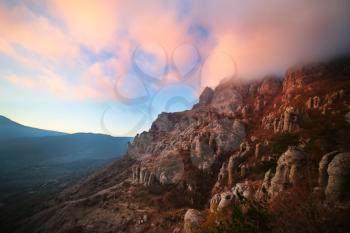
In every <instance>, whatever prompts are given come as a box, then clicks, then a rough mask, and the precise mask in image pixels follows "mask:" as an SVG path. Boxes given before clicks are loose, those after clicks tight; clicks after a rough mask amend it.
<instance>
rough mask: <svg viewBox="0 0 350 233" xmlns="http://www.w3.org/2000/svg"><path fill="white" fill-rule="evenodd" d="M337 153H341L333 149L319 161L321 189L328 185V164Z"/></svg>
mask: <svg viewBox="0 0 350 233" xmlns="http://www.w3.org/2000/svg"><path fill="white" fill-rule="evenodd" d="M337 154H339V151H333V152H330V153H327V154H325V155H324V156H323V157H322V159H321V161H320V163H319V166H318V167H319V168H318V173H319V178H318V183H319V187H320V188H321V190H325V189H326V187H327V185H328V172H327V169H328V165H329V163H330V162H331V161H332V159H333V158H334V156H336V155H337Z"/></svg>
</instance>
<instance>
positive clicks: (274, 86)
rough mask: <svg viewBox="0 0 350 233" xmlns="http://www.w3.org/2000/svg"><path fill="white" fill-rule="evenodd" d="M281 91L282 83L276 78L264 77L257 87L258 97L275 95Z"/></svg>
mask: <svg viewBox="0 0 350 233" xmlns="http://www.w3.org/2000/svg"><path fill="white" fill-rule="evenodd" d="M281 89H282V83H281V81H280V80H279V79H278V78H277V77H266V78H264V80H263V81H262V83H261V85H260V87H259V90H258V92H259V94H260V95H276V94H277V93H278V92H279V91H280V90H281Z"/></svg>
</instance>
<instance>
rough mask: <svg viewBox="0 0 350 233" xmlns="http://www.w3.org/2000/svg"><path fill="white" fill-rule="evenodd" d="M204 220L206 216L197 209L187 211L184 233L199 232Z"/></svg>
mask: <svg viewBox="0 0 350 233" xmlns="http://www.w3.org/2000/svg"><path fill="white" fill-rule="evenodd" d="M204 220H205V219H204V215H203V214H202V213H201V212H200V211H198V210H196V209H189V210H187V212H186V214H185V217H184V233H195V232H197V231H198V230H199V229H200V226H201V225H202V223H203V222H204Z"/></svg>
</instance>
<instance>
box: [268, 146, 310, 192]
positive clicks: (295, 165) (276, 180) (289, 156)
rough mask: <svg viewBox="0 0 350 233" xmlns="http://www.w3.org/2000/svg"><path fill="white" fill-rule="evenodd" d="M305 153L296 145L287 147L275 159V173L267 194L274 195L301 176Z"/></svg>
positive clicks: (298, 179)
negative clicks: (276, 159)
mask: <svg viewBox="0 0 350 233" xmlns="http://www.w3.org/2000/svg"><path fill="white" fill-rule="evenodd" d="M305 162H306V154H305V153H304V152H303V151H301V150H300V149H298V148H297V147H289V148H288V150H287V151H286V152H285V153H283V154H282V155H281V157H280V158H279V159H278V161H277V168H276V173H275V175H274V176H273V178H272V180H271V186H270V187H269V190H268V192H269V194H270V196H271V197H275V196H276V195H277V194H278V193H279V192H281V191H284V190H286V189H287V188H290V187H291V186H292V185H295V184H296V183H297V182H299V181H300V180H301V178H302V177H303V167H304V166H305V165H306V164H305Z"/></svg>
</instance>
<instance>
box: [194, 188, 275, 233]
mask: <svg viewBox="0 0 350 233" xmlns="http://www.w3.org/2000/svg"><path fill="white" fill-rule="evenodd" d="M237 195H238V198H237V199H238V200H237V204H236V205H233V206H232V212H231V213H232V214H231V216H230V217H229V218H225V217H224V216H217V217H216V219H215V216H213V215H210V217H209V218H208V219H209V220H208V219H207V222H206V224H204V225H203V228H202V231H200V232H208V233H263V232H270V229H271V228H270V225H271V221H272V219H273V218H272V215H270V214H269V212H268V209H267V202H266V200H264V201H261V202H258V201H255V200H250V199H247V198H245V197H243V196H242V195H241V194H240V193H237ZM213 224H215V226H214V227H213Z"/></svg>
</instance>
